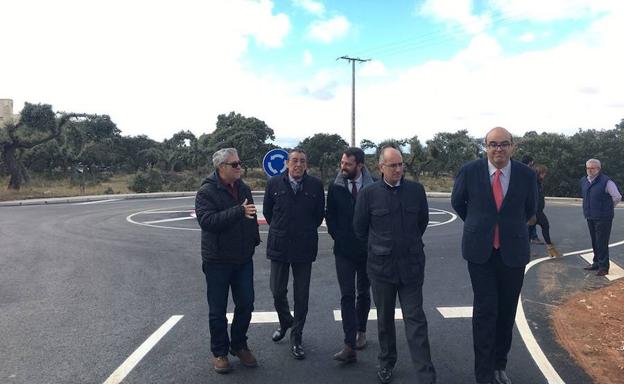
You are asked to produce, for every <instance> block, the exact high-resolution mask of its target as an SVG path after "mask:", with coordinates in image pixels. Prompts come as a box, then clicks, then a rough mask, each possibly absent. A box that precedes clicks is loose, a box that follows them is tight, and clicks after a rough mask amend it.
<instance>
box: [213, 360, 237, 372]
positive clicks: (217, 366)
mask: <svg viewBox="0 0 624 384" xmlns="http://www.w3.org/2000/svg"><path fill="white" fill-rule="evenodd" d="M212 365H213V367H214V370H215V372H217V373H228V372H230V371H231V370H232V365H230V361H229V360H228V357H227V356H217V357H215V358H214V359H213V360H212Z"/></svg>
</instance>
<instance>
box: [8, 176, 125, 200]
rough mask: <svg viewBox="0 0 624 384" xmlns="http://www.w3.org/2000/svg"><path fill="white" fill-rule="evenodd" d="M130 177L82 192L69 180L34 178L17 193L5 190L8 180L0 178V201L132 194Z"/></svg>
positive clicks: (106, 182) (119, 177)
mask: <svg viewBox="0 0 624 384" xmlns="http://www.w3.org/2000/svg"><path fill="white" fill-rule="evenodd" d="M129 177H130V175H115V176H113V177H112V178H111V179H110V180H108V181H105V182H102V183H101V184H98V185H93V186H86V187H85V189H84V191H81V190H80V187H78V186H71V185H70V183H69V179H67V178H64V179H59V180H46V179H42V178H37V177H34V178H33V180H32V182H31V183H30V185H28V186H26V187H23V188H22V189H20V190H19V191H12V190H8V189H7V187H6V186H7V185H9V179H8V178H7V177H2V178H0V201H9V200H26V199H40V198H50V197H68V196H82V195H103V194H106V193H107V192H106V191H108V193H111V191H112V193H132V191H130V190H129V189H128V178H129Z"/></svg>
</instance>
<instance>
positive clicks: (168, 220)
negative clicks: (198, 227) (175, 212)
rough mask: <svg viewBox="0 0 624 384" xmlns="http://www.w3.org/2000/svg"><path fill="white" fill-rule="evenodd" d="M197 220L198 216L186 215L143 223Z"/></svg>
mask: <svg viewBox="0 0 624 384" xmlns="http://www.w3.org/2000/svg"><path fill="white" fill-rule="evenodd" d="M190 219H193V220H197V218H195V217H193V216H186V217H174V218H172V219H161V220H152V221H144V222H143V223H145V224H158V223H170V222H172V221H182V220H190Z"/></svg>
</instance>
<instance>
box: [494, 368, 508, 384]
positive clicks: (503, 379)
mask: <svg viewBox="0 0 624 384" xmlns="http://www.w3.org/2000/svg"><path fill="white" fill-rule="evenodd" d="M494 382H495V383H496V384H511V379H510V378H509V377H507V373H505V370H504V369H497V370H495V371H494Z"/></svg>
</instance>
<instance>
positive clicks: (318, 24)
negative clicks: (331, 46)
mask: <svg viewBox="0 0 624 384" xmlns="http://www.w3.org/2000/svg"><path fill="white" fill-rule="evenodd" d="M350 28H351V23H350V22H349V20H347V18H346V17H344V16H335V17H332V18H331V19H329V20H321V21H315V22H314V23H312V25H311V26H310V29H309V31H308V37H309V38H311V39H312V40H316V41H320V42H323V43H331V42H332V41H334V40H336V39H339V38H341V37H343V36H345V35H346V34H347V32H349V29H350Z"/></svg>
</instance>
